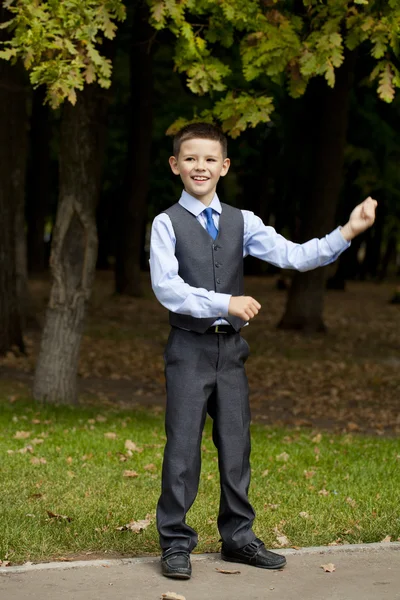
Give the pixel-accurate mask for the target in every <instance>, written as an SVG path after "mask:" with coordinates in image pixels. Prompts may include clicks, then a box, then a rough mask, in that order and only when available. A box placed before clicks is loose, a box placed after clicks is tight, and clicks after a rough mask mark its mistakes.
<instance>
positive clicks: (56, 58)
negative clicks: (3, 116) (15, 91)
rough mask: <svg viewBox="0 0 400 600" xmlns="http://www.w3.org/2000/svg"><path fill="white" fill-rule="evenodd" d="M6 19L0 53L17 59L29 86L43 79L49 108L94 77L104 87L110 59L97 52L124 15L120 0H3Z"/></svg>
mask: <svg viewBox="0 0 400 600" xmlns="http://www.w3.org/2000/svg"><path fill="white" fill-rule="evenodd" d="M4 7H5V8H6V9H7V10H8V11H9V13H11V16H12V18H11V19H10V20H8V21H7V22H4V23H2V24H1V25H0V27H1V28H2V29H5V28H8V29H9V30H10V31H11V32H12V37H11V38H10V39H9V40H7V41H5V42H3V46H4V49H3V50H1V51H0V58H3V59H5V60H12V61H15V60H16V59H18V58H20V59H22V60H23V63H24V66H25V68H26V69H27V70H28V71H29V74H30V80H31V83H32V85H33V86H34V87H37V86H39V85H42V84H44V85H45V86H46V89H47V97H46V99H47V101H49V102H50V104H51V106H52V107H53V108H56V107H57V106H59V104H60V103H61V102H62V101H63V100H64V99H65V98H68V100H69V101H70V102H71V103H72V104H75V102H76V90H82V89H83V86H84V84H85V83H92V82H94V81H97V82H98V83H99V85H100V86H101V87H103V88H108V87H109V86H110V82H111V81H110V77H111V61H110V60H109V59H108V58H107V57H106V56H104V52H103V53H102V52H101V44H102V41H103V36H104V37H105V38H108V39H112V38H114V37H115V31H116V24H115V21H122V20H123V19H124V18H125V7H124V5H123V4H122V0H42V1H41V0H36V1H35V0H6V1H5V2H4Z"/></svg>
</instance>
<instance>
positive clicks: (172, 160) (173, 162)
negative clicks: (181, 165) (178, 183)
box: [169, 156, 179, 175]
mask: <svg viewBox="0 0 400 600" xmlns="http://www.w3.org/2000/svg"><path fill="white" fill-rule="evenodd" d="M169 166H170V167H171V170H172V172H173V174H174V175H179V169H178V161H177V159H176V158H175V156H170V157H169Z"/></svg>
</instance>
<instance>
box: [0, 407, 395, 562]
mask: <svg viewBox="0 0 400 600" xmlns="http://www.w3.org/2000/svg"><path fill="white" fill-rule="evenodd" d="M17 431H28V432H31V433H30V437H29V438H27V439H16V438H15V434H16V432H17ZM110 432H111V433H115V434H116V436H117V437H116V439H109V438H107V437H105V435H104V434H105V433H110ZM316 436H317V432H312V433H310V432H309V431H300V430H284V429H275V428H274V429H272V428H266V427H263V426H260V425H257V426H253V428H252V440H253V445H252V468H253V476H252V485H251V490H250V496H251V500H252V503H253V505H254V507H255V509H256V512H257V518H256V521H255V531H256V533H257V535H259V536H260V537H261V538H262V539H263V540H264V541H265V542H266V544H267V545H268V546H273V545H274V543H275V542H276V536H277V535H280V534H282V535H285V536H287V538H288V540H289V544H290V545H294V546H309V545H319V544H329V543H332V542H335V541H337V540H339V543H359V542H376V541H381V540H382V539H383V538H384V537H386V536H388V535H389V536H391V538H392V540H397V539H398V538H399V536H400V502H399V500H400V498H399V490H400V440H399V439H396V438H391V439H384V438H379V437H375V438H373V437H361V436H355V435H354V436H350V435H342V436H340V435H330V434H325V433H324V434H322V435H321V434H320V435H318V436H317V437H316ZM35 438H36V439H43V440H44V441H43V443H40V444H33V443H32V441H33V440H34V439H35ZM128 439H129V440H132V441H134V442H135V443H136V444H137V446H138V447H140V448H142V449H143V450H142V452H133V455H132V457H129V458H128V459H127V460H126V461H125V462H121V460H120V458H121V455H123V454H125V453H126V449H125V447H124V444H125V441H126V440H128ZM164 441H165V437H164V429H163V415H162V414H158V413H157V411H154V412H146V413H145V412H133V411H121V410H119V411H116V410H113V409H112V408H107V407H101V408H94V407H80V408H65V407H51V406H50V407H49V406H41V405H36V404H33V403H32V402H30V401H29V400H16V401H14V402H10V401H9V399H6V398H4V399H3V400H1V401H0V456H1V463H0V465H1V466H0V482H1V483H0V485H1V495H0V516H1V518H0V559H2V560H5V559H6V560H10V561H11V562H12V563H16V562H21V561H25V560H45V559H50V558H57V557H68V556H69V555H82V556H83V555H85V554H86V553H96V554H98V553H104V552H106V551H107V553H109V554H115V553H117V554H126V555H130V556H133V555H142V554H146V553H157V552H158V537H157V531H156V527H155V522H154V518H153V519H152V523H151V525H150V526H149V527H148V528H147V529H146V530H145V531H143V532H141V533H139V534H135V533H132V532H130V531H127V532H126V531H125V532H121V531H118V530H117V527H119V526H121V525H124V524H126V523H128V522H129V521H131V520H132V519H135V520H139V519H144V518H145V517H146V515H147V514H151V515H153V516H154V513H155V507H156V503H157V499H158V494H159V488H160V473H161V460H162V451H163V444H164ZM28 444H31V445H32V447H33V450H34V453H30V452H29V451H27V452H26V453H19V452H18V450H20V449H23V448H24V447H26V446H27V445H28ZM9 451H13V453H10V452H9ZM284 453H286V454H284ZM282 455H283V456H282ZM286 455H288V456H286ZM34 457H36V458H39V459H40V458H44V459H45V460H46V463H39V464H32V462H31V460H32V458H34ZM277 457H278V458H277ZM285 458H286V459H287V460H286V461H285V460H284V459H285ZM148 465H154V466H153V467H151V468H147V469H146V468H145V467H146V466H148ZM125 469H128V470H134V471H136V472H137V473H138V477H135V478H126V477H124V476H123V472H124V470H125ZM266 471H268V473H266ZM321 490H326V491H324V494H327V495H322V494H320V493H319V492H320V491H321ZM218 493H219V488H218V470H217V463H216V453H215V450H214V447H213V444H212V441H211V432H210V425H209V424H207V427H206V430H205V434H204V445H203V470H202V480H201V487H200V491H199V495H198V498H197V500H196V502H195V504H194V506H193V508H192V510H191V512H190V514H189V516H188V522H189V523H190V524H191V525H192V526H194V527H195V528H196V529H197V530H198V532H199V538H200V541H199V545H198V546H197V549H196V550H197V551H201V552H207V551H209V552H212V551H217V550H218V548H219V544H218V540H219V533H218V531H217V527H216V515H217V510H218V501H219V499H218ZM47 511H52V512H53V513H56V514H59V515H65V516H67V517H69V519H70V520H66V519H55V518H49V516H48V514H47ZM300 513H303V516H300ZM304 513H306V514H304Z"/></svg>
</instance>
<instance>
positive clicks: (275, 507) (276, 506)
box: [264, 504, 279, 510]
mask: <svg viewBox="0 0 400 600" xmlns="http://www.w3.org/2000/svg"><path fill="white" fill-rule="evenodd" d="M265 508H270V509H271V510H276V509H277V508H279V504H264V509H265Z"/></svg>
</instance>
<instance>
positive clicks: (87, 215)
mask: <svg viewBox="0 0 400 600" xmlns="http://www.w3.org/2000/svg"><path fill="white" fill-rule="evenodd" d="M8 5H9V9H10V11H11V12H12V13H13V15H14V17H13V19H11V20H10V21H9V22H8V23H7V26H8V27H9V28H10V29H11V30H12V32H13V37H12V38H11V40H9V41H7V42H5V45H6V49H5V50H3V51H2V52H1V53H0V57H1V58H5V59H6V60H10V59H11V60H16V59H19V58H21V59H22V60H23V62H24V65H25V67H26V68H27V70H28V71H29V75H30V80H31V83H32V84H33V85H34V86H38V85H40V84H45V85H46V90H47V93H46V99H47V101H48V102H49V103H50V105H51V106H52V107H53V108H57V107H58V106H60V105H61V104H62V102H63V101H64V100H65V99H68V100H69V103H67V105H66V106H64V108H63V118H62V126H61V142H60V145H61V150H60V194H59V205H58V211H57V217H56V225H55V228H54V232H53V243H52V252H51V258H50V266H51V270H52V276H53V284H52V289H51V294H50V303H49V306H48V309H47V313H46V321H45V326H44V332H43V336H42V341H41V349H40V355H39V359H38V364H37V367H36V373H35V382H34V396H35V398H37V399H43V400H47V401H51V402H54V401H60V402H65V403H73V402H75V401H76V400H77V385H76V383H77V382H76V379H77V366H78V356H79V347H80V340H81V335H82V329H83V324H84V318H85V313H86V308H87V303H88V300H89V297H90V293H91V288H92V283H93V278H94V272H95V265H96V257H97V233H96V223H95V207H96V202H97V198H98V191H99V181H100V167H101V150H102V148H103V147H104V144H103V141H102V132H103V127H102V125H103V124H104V107H105V104H106V101H105V98H104V94H103V96H102V97H99V92H98V88H97V86H91V87H88V88H87V87H85V84H89V83H94V82H97V83H98V84H99V86H101V87H105V88H107V87H109V85H110V75H111V61H110V60H109V59H108V58H107V57H106V56H104V54H103V55H102V54H100V52H99V45H100V44H101V42H102V34H104V36H105V37H106V38H109V39H112V38H113V37H114V35H115V29H116V25H115V23H114V22H113V21H114V20H117V19H123V18H124V14H125V11H124V7H123V5H122V3H121V2H120V0H97V1H94V0H56V1H53V2H51V5H50V4H49V3H48V2H42V3H37V2H34V1H32V2H31V1H24V0H9V1H8ZM4 25H5V24H3V27H4ZM99 124H100V126H99Z"/></svg>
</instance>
